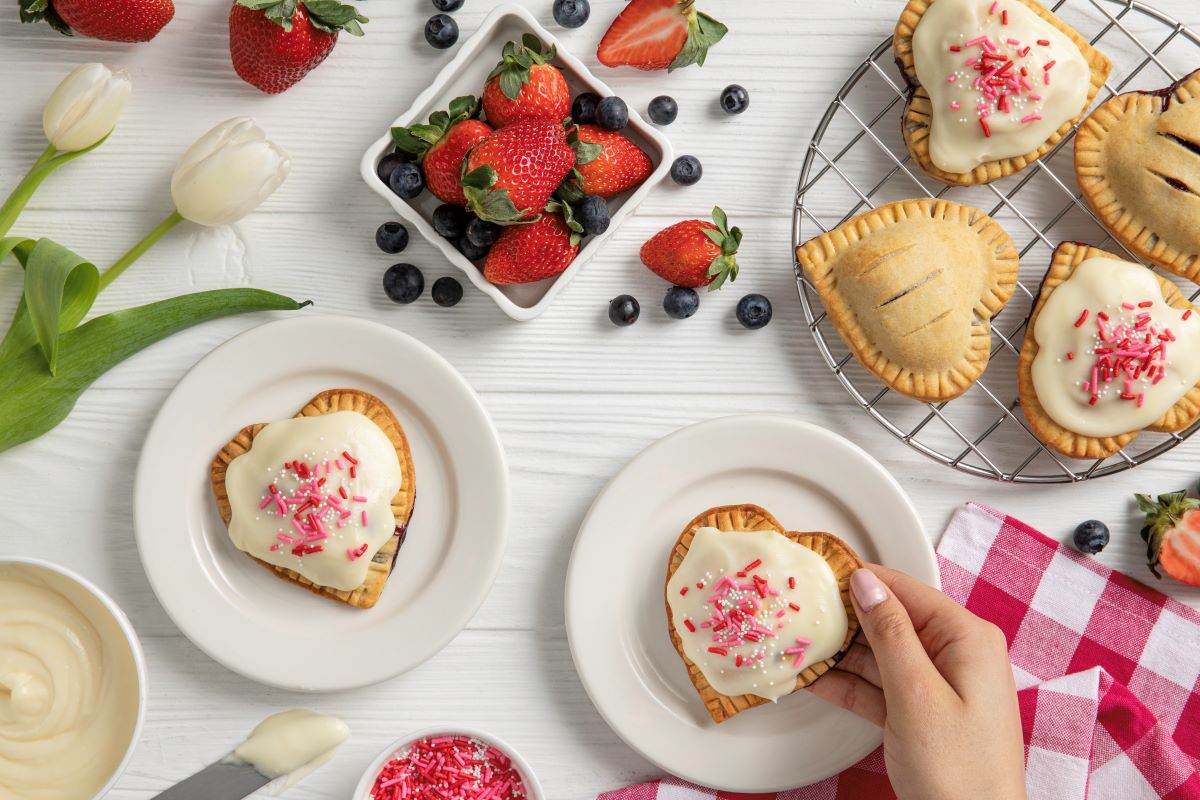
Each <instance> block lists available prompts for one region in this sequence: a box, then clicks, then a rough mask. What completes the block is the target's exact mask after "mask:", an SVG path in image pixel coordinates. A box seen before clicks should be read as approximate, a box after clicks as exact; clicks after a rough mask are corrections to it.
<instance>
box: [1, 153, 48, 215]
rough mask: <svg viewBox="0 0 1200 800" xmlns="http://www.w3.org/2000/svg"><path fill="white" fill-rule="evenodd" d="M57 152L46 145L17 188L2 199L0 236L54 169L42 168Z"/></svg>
mask: <svg viewBox="0 0 1200 800" xmlns="http://www.w3.org/2000/svg"><path fill="white" fill-rule="evenodd" d="M57 152H58V150H56V149H55V148H54V145H52V144H48V145H46V149H45V150H43V151H42V154H41V155H40V156H38V160H37V161H35V162H33V166H32V167H30V168H29V172H27V173H25V177H24V178H22V179H21V182H20V183H18V184H17V188H15V189H13V191H12V194H10V195H9V196H8V199H7V200H5V201H4V205H2V206H0V236H3V235H4V234H6V233H8V231H9V229H10V228H12V226H13V223H14V222H16V221H17V217H19V216H21V212H22V211H23V210H25V204H26V203H28V202H29V198H31V197H33V193H34V192H35V191H37V188H38V186H41V184H42V181H44V180H45V179H46V176H48V175H49V174H50V173H51V172H53V171H54V168H53V167H51V168H50V169H44V167H46V165H47V164H49V163H50V161H51V159H53V158H54V156H55V154H56V153H57Z"/></svg>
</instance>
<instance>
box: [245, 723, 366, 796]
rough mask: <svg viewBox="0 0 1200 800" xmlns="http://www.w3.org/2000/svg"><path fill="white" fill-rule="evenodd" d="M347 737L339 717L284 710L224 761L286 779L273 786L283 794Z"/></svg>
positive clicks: (310, 771)
mask: <svg viewBox="0 0 1200 800" xmlns="http://www.w3.org/2000/svg"><path fill="white" fill-rule="evenodd" d="M348 738H350V729H349V728H348V727H347V726H346V723H344V722H342V721H341V720H340V719H337V718H336V717H325V716H321V715H320V714H314V713H313V712H311V711H305V710H303V709H294V710H292V711H282V712H280V713H278V714H274V715H272V716H270V717H267V718H266V719H265V720H263V721H262V722H261V723H259V725H258V727H256V728H255V729H254V730H253V731H251V733H250V736H249V737H247V739H246V741H244V742H243V743H242V744H240V745H238V747H237V749H235V750H234V751H233V754H232V755H231V756H229V758H227V759H225V760H226V762H228V763H231V764H249V765H250V766H252V767H254V769H256V770H258V772H260V773H262V774H263V775H264V776H266V777H268V778H271V779H272V780H275V779H278V778H283V779H284V780H281V781H279V783H278V784H277V785H276V786H275V787H274V794H280V793H282V792H284V791H286V790H287V789H290V788H291V787H293V786H295V785H296V784H297V783H299V782H300V781H301V780H303V779H304V778H305V777H307V776H308V775H310V774H311V773H312V772H314V771H315V770H317V769H318V768H320V767H322V766H324V765H325V764H327V763H329V761H330V760H331V759H332V758H333V756H334V754H335V753H337V751H338V748H339V747H341V746H342V744H343V743H344V742H345V741H346V740H347V739H348Z"/></svg>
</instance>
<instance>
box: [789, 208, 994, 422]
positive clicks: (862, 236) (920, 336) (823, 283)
mask: <svg viewBox="0 0 1200 800" xmlns="http://www.w3.org/2000/svg"><path fill="white" fill-rule="evenodd" d="M796 259H797V260H798V261H799V262H800V264H801V265H802V266H803V267H804V271H805V272H806V273H807V274H808V279H809V280H810V281H811V282H812V284H813V286H814V287H815V288H816V290H817V293H818V294H819V295H820V296H821V301H822V302H823V303H824V304H825V310H826V312H827V313H828V315H829V318H830V320H831V321H832V322H833V325H834V327H835V328H837V331H838V333H839V334H840V335H841V337H842V338H843V339H845V340H846V343H847V344H848V345H849V346H850V349H851V350H852V351H853V353H854V355H855V356H856V357H857V358H858V360H859V361H860V362H861V363H862V365H863V366H864V367H866V368H867V369H868V370H870V371H871V372H873V373H875V375H877V376H878V377H879V379H880V380H882V381H883V382H884V383H886V384H887V385H888V386H890V387H892V388H893V389H895V390H896V391H898V392H901V393H903V394H906V395H908V396H910V397H914V398H916V399H918V400H924V401H926V402H941V401H943V400H950V399H951V398H954V397H958V396H959V395H960V394H962V393H963V392H965V391H966V390H967V389H968V388H970V386H971V384H972V383H974V382H975V380H976V379H977V378H978V377H979V376H980V375H982V374H983V371H984V369H985V368H986V367H987V362H988V351H989V348H990V335H989V328H988V321H989V320H990V319H991V318H992V317H993V316H995V314H996V313H997V312H999V311H1000V309H1001V308H1003V307H1004V304H1005V303H1007V302H1008V299H1009V298H1010V297H1011V296H1012V293H1013V289H1014V287H1015V286H1016V282H1017V251H1016V248H1015V247H1014V246H1013V242H1012V239H1010V238H1009V236H1008V234H1007V233H1005V231H1004V229H1003V228H1002V227H1000V225H999V224H997V223H996V222H995V221H994V220H992V218H991V217H989V216H988V215H987V214H984V213H983V212H982V211H980V210H979V209H977V208H971V207H970V206H962V205H958V204H957V203H951V202H949V201H947V200H932V199H926V200H902V201H900V202H898V203H891V204H889V205H886V206H881V207H879V208H877V209H875V210H873V211H870V212H868V213H866V214H863V215H861V216H858V217H855V218H854V219H852V220H850V221H849V222H846V223H844V224H843V225H840V226H839V227H837V228H835V229H834V230H832V231H830V232H829V233H825V234H822V235H821V236H818V237H817V238H815V239H812V240H811V241H809V242H807V243H805V244H804V245H802V246H801V247H799V248H798V249H797V250H796Z"/></svg>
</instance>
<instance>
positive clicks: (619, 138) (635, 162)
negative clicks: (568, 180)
mask: <svg viewBox="0 0 1200 800" xmlns="http://www.w3.org/2000/svg"><path fill="white" fill-rule="evenodd" d="M576 135H577V136H578V138H579V141H581V142H583V143H584V144H593V145H599V146H600V150H599V152H597V153H596V155H595V156H594V157H592V158H588V159H587V160H585V161H582V163H577V165H576V168H577V169H578V170H579V175H580V177H581V178H582V179H583V186H582V188H583V192H584V194H598V195H600V196H601V197H604V198H609V197H613V196H615V195H618V194H620V193H621V192H627V191H629V190H630V189H632V188H634V187H635V186H639V185H641V183H642V182H643V181H645V180H646V178H648V177H650V173H651V172H653V171H654V164H653V163H652V162H651V161H650V156H648V155H646V154H645V153H644V152H643V151H642V148H640V147H638V146H637V145H636V144H634V143H633V142H632V141H631V140H630V139H629V138H628V137H626V136H625V135H624V134H622V133H618V132H617V131H606V130H604V129H603V128H600V127H597V126H596V125H580V126H578V128H577V131H576Z"/></svg>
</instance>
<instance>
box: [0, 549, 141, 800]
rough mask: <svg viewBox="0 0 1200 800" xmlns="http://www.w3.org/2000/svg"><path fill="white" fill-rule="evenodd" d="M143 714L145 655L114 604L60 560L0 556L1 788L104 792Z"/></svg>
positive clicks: (50, 798)
mask: <svg viewBox="0 0 1200 800" xmlns="http://www.w3.org/2000/svg"><path fill="white" fill-rule="evenodd" d="M145 715H146V660H145V657H144V656H143V654H142V648H141V644H140V643H139V642H138V638H137V634H135V633H134V630H133V626H132V625H131V624H130V622H129V619H128V618H127V617H126V616H125V614H124V613H123V612H122V611H121V609H120V608H118V607H117V605H116V603H114V602H113V601H112V599H111V598H109V597H108V596H107V595H106V594H104V592H102V591H100V590H99V589H98V588H96V586H94V585H93V584H92V583H91V582H90V581H88V580H86V579H85V578H83V577H81V576H79V575H77V574H75V573H74V572H71V571H70V570H67V569H64V568H63V567H60V566H57V565H55V564H51V563H49V562H46V561H41V560H38V559H33V558H15V557H0V797H19V798H21V799H22V800H95V798H100V797H103V796H104V794H105V793H106V792H108V790H109V789H111V788H112V786H113V784H115V783H116V782H117V778H118V777H119V776H120V774H121V773H122V772H123V771H124V770H125V767H126V766H127V765H128V763H129V760H130V758H131V757H132V755H133V750H134V747H135V746H136V745H137V742H138V739H139V738H140V736H141V731H142V723H143V721H144V720H145Z"/></svg>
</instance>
